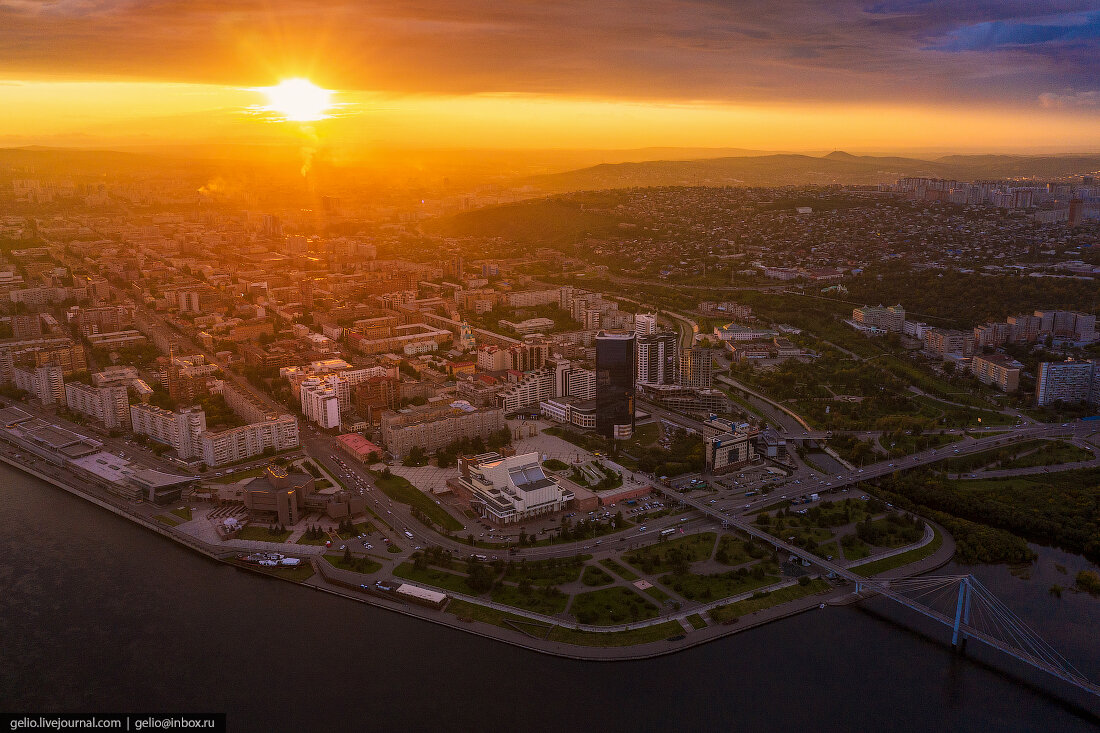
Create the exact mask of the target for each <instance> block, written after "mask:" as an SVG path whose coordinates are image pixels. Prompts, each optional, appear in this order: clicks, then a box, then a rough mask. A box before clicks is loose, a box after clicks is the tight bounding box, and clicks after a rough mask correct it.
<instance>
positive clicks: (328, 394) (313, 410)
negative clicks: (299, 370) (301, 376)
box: [300, 375, 340, 430]
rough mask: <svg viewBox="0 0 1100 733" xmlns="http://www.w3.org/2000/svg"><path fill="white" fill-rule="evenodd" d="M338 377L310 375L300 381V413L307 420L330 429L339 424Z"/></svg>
mask: <svg viewBox="0 0 1100 733" xmlns="http://www.w3.org/2000/svg"><path fill="white" fill-rule="evenodd" d="M339 379H340V378H339V377H337V376H335V375H334V376H329V377H324V378H320V379H319V378H317V377H311V378H310V379H307V380H305V381H304V382H302V386H301V387H300V394H301V399H302V414H303V415H305V416H306V419H307V420H310V421H311V422H315V423H317V424H318V425H320V426H321V427H322V428H325V429H327V430H331V429H333V428H337V427H339V426H340V397H339V395H338V394H337V388H338V382H339Z"/></svg>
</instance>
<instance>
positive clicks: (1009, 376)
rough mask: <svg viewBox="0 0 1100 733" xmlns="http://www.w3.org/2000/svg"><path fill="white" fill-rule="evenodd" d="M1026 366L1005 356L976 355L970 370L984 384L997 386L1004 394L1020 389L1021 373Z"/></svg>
mask: <svg viewBox="0 0 1100 733" xmlns="http://www.w3.org/2000/svg"><path fill="white" fill-rule="evenodd" d="M1023 368H1024V365H1023V364H1021V363H1020V362H1018V361H1016V360H1015V359H1013V358H1012V357H1010V356H1006V355H1005V354H975V355H974V358H973V359H972V360H971V362H970V370H971V371H972V372H974V376H975V377H977V379H978V381H979V382H981V383H982V384H990V385H993V386H995V387H996V388H997V389H999V390H1001V391H1002V392H1015V391H1016V390H1017V389H1019V388H1020V371H1021V370H1022V369H1023Z"/></svg>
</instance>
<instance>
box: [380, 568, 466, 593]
mask: <svg viewBox="0 0 1100 733" xmlns="http://www.w3.org/2000/svg"><path fill="white" fill-rule="evenodd" d="M393 574H394V577H397V578H404V579H405V580H412V581H414V582H417V583H423V584H424V585H431V586H435V587H436V588H442V589H444V590H449V591H453V592H455V593H463V594H465V595H468V596H476V595H479V594H478V592H477V591H476V590H474V589H473V588H471V587H470V586H469V585H467V583H466V578H465V577H464V576H462V575H455V574H454V573H448V572H447V571H446V570H440V569H439V568H432V567H429V568H425V569H424V570H421V569H420V568H418V567H416V566H415V565H413V564H412V563H411V562H403V563H401V564H400V565H398V566H397V567H396V568H394V569H393Z"/></svg>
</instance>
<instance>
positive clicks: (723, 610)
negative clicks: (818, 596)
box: [709, 578, 830, 623]
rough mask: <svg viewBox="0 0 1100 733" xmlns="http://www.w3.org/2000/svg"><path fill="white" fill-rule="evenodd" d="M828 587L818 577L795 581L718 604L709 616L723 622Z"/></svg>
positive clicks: (717, 621)
mask: <svg viewBox="0 0 1100 733" xmlns="http://www.w3.org/2000/svg"><path fill="white" fill-rule="evenodd" d="M829 588H830V586H829V584H828V583H826V582H825V581H824V580H821V579H820V578H818V579H816V580H811V581H810V583H809V585H799V584H797V583H795V584H794V585H789V586H787V587H786V588H780V589H779V590H775V591H771V592H770V593H767V592H765V593H759V594H753V597H752V598H746V599H745V600H743V601H738V602H737V603H731V604H729V605H728V606H719V607H718V608H715V609H713V610H711V611H710V613H709V616H710V618H711V620H712V621H714V622H716V623H723V622H726V621H730V620H733V619H737V618H740V617H741V616H747V615H748V614H750V613H754V612H756V611H763V610H764V609H765V608H771V607H772V606H778V605H779V604H781V603H787V602H788V601H794V600H797V599H799V598H804V597H806V596H808V595H812V594H814V593H820V592H821V591H824V590H828V589H829Z"/></svg>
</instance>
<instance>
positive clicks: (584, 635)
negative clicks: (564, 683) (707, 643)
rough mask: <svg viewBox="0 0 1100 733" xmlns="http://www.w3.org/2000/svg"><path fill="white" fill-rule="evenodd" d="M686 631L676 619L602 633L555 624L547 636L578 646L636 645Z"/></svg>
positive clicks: (551, 639)
mask: <svg viewBox="0 0 1100 733" xmlns="http://www.w3.org/2000/svg"><path fill="white" fill-rule="evenodd" d="M683 633H684V627H682V626H681V625H680V624H679V623H678V622H676V621H666V622H665V623H663V624H655V625H653V626H645V627H643V628H640V629H631V630H630V631H613V632H611V633H606V634H601V633H599V632H595V631H577V630H576V629H567V628H565V627H564V626H555V627H554V628H553V630H551V632H550V634H549V636H547V637H546V638H547V639H549V640H550V641H560V642H563V643H565V644H575V645H576V646H605V647H610V646H634V645H635V644H647V643H650V642H654V641H662V640H664V639H670V638H672V637H675V636H680V635H682V634H683Z"/></svg>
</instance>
